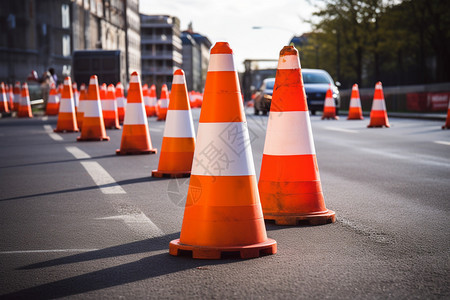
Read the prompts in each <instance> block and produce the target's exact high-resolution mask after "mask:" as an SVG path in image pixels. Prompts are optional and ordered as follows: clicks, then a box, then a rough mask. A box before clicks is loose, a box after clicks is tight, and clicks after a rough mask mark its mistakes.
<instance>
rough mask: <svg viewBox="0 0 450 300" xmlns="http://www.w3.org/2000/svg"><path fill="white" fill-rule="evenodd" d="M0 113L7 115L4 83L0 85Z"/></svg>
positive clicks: (7, 108)
mask: <svg viewBox="0 0 450 300" xmlns="http://www.w3.org/2000/svg"><path fill="white" fill-rule="evenodd" d="M0 112H5V113H9V107H8V97H7V95H6V87H5V83H4V82H2V83H1V84H0Z"/></svg>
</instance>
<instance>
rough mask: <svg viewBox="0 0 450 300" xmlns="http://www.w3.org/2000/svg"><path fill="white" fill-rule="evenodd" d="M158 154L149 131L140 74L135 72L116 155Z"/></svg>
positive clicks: (132, 77) (132, 75)
mask: <svg viewBox="0 0 450 300" xmlns="http://www.w3.org/2000/svg"><path fill="white" fill-rule="evenodd" d="M156 152H157V149H156V148H153V146H152V142H151V140H150V132H149V131H148V122H147V116H146V114H145V107H144V97H143V95H142V87H141V80H140V78H139V75H138V73H137V72H133V73H132V74H131V78H130V87H129V89H128V98H127V107H126V109H125V119H124V121H123V131H122V141H121V143H120V149H118V150H116V154H118V155H128V154H154V153H156Z"/></svg>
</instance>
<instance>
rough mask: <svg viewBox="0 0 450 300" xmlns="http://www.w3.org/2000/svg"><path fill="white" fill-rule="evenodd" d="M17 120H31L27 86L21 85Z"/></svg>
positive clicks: (25, 84)
mask: <svg viewBox="0 0 450 300" xmlns="http://www.w3.org/2000/svg"><path fill="white" fill-rule="evenodd" d="M17 117H19V118H32V117H33V113H32V112H31V102H30V94H29V93H28V84H27V83H26V82H25V83H24V84H22V92H21V96H20V102H19V111H18V112H17Z"/></svg>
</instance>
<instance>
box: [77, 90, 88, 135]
mask: <svg viewBox="0 0 450 300" xmlns="http://www.w3.org/2000/svg"><path fill="white" fill-rule="evenodd" d="M85 99H86V85H85V84H84V83H82V84H81V85H80V98H79V103H78V110H77V113H76V114H77V124H78V129H80V130H81V128H82V127H83V117H84V110H85V102H84V100H85Z"/></svg>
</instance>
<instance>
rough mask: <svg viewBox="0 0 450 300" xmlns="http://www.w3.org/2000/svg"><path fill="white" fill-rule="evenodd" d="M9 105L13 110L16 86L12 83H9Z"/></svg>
mask: <svg viewBox="0 0 450 300" xmlns="http://www.w3.org/2000/svg"><path fill="white" fill-rule="evenodd" d="M8 99H9V100H8V105H9V110H10V111H11V112H13V111H14V87H13V85H12V84H9V89H8Z"/></svg>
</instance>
